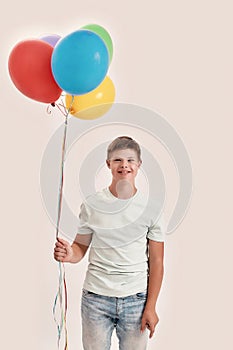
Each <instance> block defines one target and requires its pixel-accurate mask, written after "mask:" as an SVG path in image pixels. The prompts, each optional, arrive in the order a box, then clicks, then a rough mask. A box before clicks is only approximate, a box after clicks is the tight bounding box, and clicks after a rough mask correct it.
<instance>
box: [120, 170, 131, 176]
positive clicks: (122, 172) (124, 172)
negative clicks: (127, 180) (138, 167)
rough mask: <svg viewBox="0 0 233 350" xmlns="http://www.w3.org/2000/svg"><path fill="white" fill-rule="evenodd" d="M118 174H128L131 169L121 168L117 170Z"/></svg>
mask: <svg viewBox="0 0 233 350" xmlns="http://www.w3.org/2000/svg"><path fill="white" fill-rule="evenodd" d="M118 173H119V174H122V175H126V174H130V173H131V171H128V170H121V171H118Z"/></svg>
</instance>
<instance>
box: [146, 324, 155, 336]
mask: <svg viewBox="0 0 233 350" xmlns="http://www.w3.org/2000/svg"><path fill="white" fill-rule="evenodd" d="M147 328H148V329H149V331H150V334H149V338H152V337H153V334H154V332H155V326H152V325H150V324H147Z"/></svg>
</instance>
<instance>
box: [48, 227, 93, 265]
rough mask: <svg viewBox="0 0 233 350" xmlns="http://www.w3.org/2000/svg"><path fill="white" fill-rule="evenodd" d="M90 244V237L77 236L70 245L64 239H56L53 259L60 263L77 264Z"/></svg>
mask: <svg viewBox="0 0 233 350" xmlns="http://www.w3.org/2000/svg"><path fill="white" fill-rule="evenodd" d="M90 242H91V235H89V234H87V235H79V234H77V236H76V238H75V240H74V242H73V243H72V245H70V244H69V243H68V242H67V241H65V240H64V239H61V238H58V239H57V242H56V244H55V248H54V259H55V260H57V261H61V262H69V263H77V262H79V261H80V260H82V258H83V257H84V256H85V254H86V252H87V249H88V247H89V245H90Z"/></svg>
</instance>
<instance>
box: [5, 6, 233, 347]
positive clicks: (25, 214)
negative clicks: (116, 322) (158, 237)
mask: <svg viewBox="0 0 233 350" xmlns="http://www.w3.org/2000/svg"><path fill="white" fill-rule="evenodd" d="M0 16H1V20H0V36H1V53H0V62H1V64H0V77H1V78H0V89H1V90H0V91H1V93H0V101H1V128H0V129H1V137H0V141H1V192H0V193H1V242H0V247H1V339H0V346H1V348H4V349H10V350H11V349H25V350H27V349H33V350H53V349H56V348H57V345H56V341H57V333H56V326H55V323H54V320H53V315H52V306H53V302H54V297H55V294H56V292H57V286H58V265H57V263H56V262H55V261H54V260H53V254H52V253H53V246H54V242H55V229H54V226H53V225H52V223H51V222H50V219H49V218H48V216H47V214H46V213H45V211H44V208H43V204H42V201H41V195H40V183H39V173H40V164H41V158H42V156H43V152H44V150H45V147H46V145H47V143H48V140H49V139H50V137H51V136H52V135H53V133H54V132H55V130H56V129H57V128H58V127H59V126H60V125H61V124H62V123H63V117H62V116H61V114H59V113H55V112H54V113H53V114H52V115H48V114H47V112H46V108H47V106H46V104H43V103H38V102H35V101H33V100H30V99H28V98H26V97H25V96H24V95H22V94H21V93H20V92H19V91H18V90H16V88H15V86H14V85H13V83H12V81H11V80H10V78H9V74H8V69H7V62H8V57H9V54H10V51H11V50H12V48H13V46H14V45H15V44H16V43H17V42H18V41H21V40H24V39H28V38H32V37H34V38H35V37H39V36H41V35H44V34H59V35H61V36H65V35H66V34H69V33H70V32H72V31H74V30H76V29H78V28H80V27H81V26H82V25H85V24H88V23H97V24H100V25H102V26H104V27H105V28H106V29H108V30H109V32H110V34H111V36H112V39H113V44H114V57H113V60H112V63H111V67H110V70H109V75H110V76H111V78H112V80H113V81H114V84H115V87H116V92H117V95H116V101H117V102H124V103H132V104H136V105H139V106H144V107H146V108H150V109H152V110H154V111H156V112H157V113H159V114H161V115H162V116H164V117H165V118H166V119H167V121H169V123H170V124H171V125H173V127H174V128H175V129H176V130H177V132H178V133H179V135H180V137H181V138H182V140H183V142H184V144H185V146H186V148H187V150H188V152H189V155H190V159H191V162H192V167H193V176H194V184H193V195H192V201H191V204H190V207H189V211H188V213H187V215H186V216H185V218H184V220H183V222H182V223H181V224H180V225H179V227H178V228H177V230H176V232H174V233H173V234H172V235H170V236H168V238H167V242H166V250H165V276H164V281H163V286H162V289H161V293H160V296H159V300H158V314H159V317H160V322H159V324H158V326H157V328H156V332H155V335H154V338H153V339H152V340H150V342H149V347H148V349H158V350H168V349H174V350H186V349H189V350H194V349H195V350H196V349H197V348H198V349H212V350H219V349H231V348H232V346H233V342H232V312H233V307H232V294H233V288H232V244H233V240H232V210H231V209H232V197H231V196H232V177H233V172H232V157H231V153H232V152H231V150H232V146H233V144H232V115H233V114H232V112H233V107H232V91H233V89H232V88H233V84H232V81H233V69H232V66H233V50H232V30H233V25H232V3H231V1H227V0H223V1H221V2H220V1H210V0H196V1H190V0H177V1H171V0H163V1H162V0H155V1H152V0H146V1H138V2H136V1H133V0H127V1H122V0H119V1H111V0H110V1H109V0H108V1H107V0H99V1H93V0H92V1H91V0H85V1H74V0H70V1H68V2H59V1H54V0H50V1H45V0H41V1H40V2H33V1H28V0H22V1H19V2H6V3H5V4H4V9H2V11H1V15H0ZM123 131H124V130H121V129H119V133H121V132H123ZM109 132H110V134H111V132H112V131H109ZM102 135H103V134H102ZM111 135H112V136H114V132H112V134H111ZM99 137H100V136H99V135H97V134H96V135H92V137H90V135H89V138H88V135H86V139H85V140H83V141H82V142H83V144H82V142H81V141H80V142H81V144H80V147H78V145H77V148H78V149H79V150H80V149H85V147H86V146H85V144H86V145H88V143H89V142H90V140H92V141H91V142H93V140H95V138H96V140H99ZM81 145H83V146H82V147H81ZM77 152H78V151H77ZM165 158H166V157H165ZM165 158H164V159H165ZM163 167H164V171H165V173H166V178H167V183H168V189H167V194H168V197H169V196H170V197H169V198H171V201H174V199H175V194H176V191H177V177H176V174H175V172H174V169H172V165H170V164H169V161H168V159H167V160H166V161H164V163H163ZM70 178H72V172H71V175H70ZM97 180H98V179H97ZM97 182H98V181H97ZM69 191H70V189H69V185H67V198H69V193H70V192H69ZM86 265H87V259H86V258H85V260H84V261H82V262H81V263H80V264H77V265H72V266H71V265H67V266H66V274H67V285H68V302H69V306H68V315H67V317H68V320H67V326H68V334H69V350H79V349H82V345H81V323H80V294H81V288H82V282H83V279H84V274H85V269H86ZM112 349H117V340H116V338H115V336H114V337H113V345H112Z"/></svg>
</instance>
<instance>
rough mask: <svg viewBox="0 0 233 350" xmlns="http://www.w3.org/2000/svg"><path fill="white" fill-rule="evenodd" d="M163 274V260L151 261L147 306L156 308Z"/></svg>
mask: <svg viewBox="0 0 233 350" xmlns="http://www.w3.org/2000/svg"><path fill="white" fill-rule="evenodd" d="M163 274H164V268H163V261H161V260H158V261H156V260H155V261H153V260H152V261H149V277H148V295H147V303H146V307H147V308H151V309H155V306H156V302H157V299H158V295H159V292H160V289H161V285H162V281H163Z"/></svg>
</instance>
